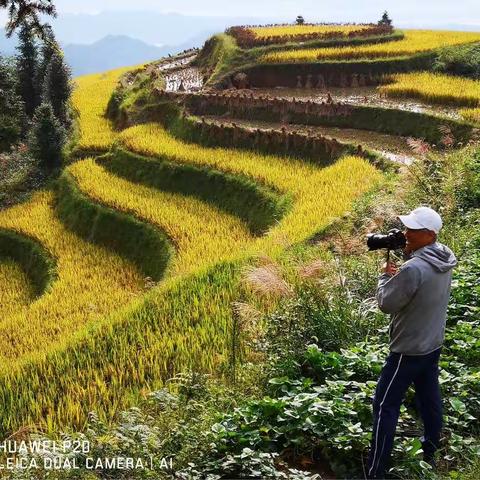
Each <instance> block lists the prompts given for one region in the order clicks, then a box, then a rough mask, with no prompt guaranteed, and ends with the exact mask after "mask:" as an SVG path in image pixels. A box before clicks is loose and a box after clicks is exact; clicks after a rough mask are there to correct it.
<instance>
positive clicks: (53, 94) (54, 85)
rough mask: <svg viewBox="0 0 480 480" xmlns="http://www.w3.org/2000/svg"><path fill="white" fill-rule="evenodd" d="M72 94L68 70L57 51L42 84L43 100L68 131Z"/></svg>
mask: <svg viewBox="0 0 480 480" xmlns="http://www.w3.org/2000/svg"><path fill="white" fill-rule="evenodd" d="M71 93H72V85H71V72H70V68H69V67H68V66H67V64H66V63H65V62H64V59H63V55H62V53H61V52H59V51H55V52H53V54H52V56H51V58H50V63H49V64H48V67H47V71H46V72H45V79H44V82H43V100H44V101H46V102H49V103H50V104H51V105H52V108H53V112H54V114H55V116H56V117H57V118H58V120H59V121H60V123H61V124H62V126H63V127H64V128H65V129H66V130H69V129H70V126H71V118H70V114H69V106H70V95H71Z"/></svg>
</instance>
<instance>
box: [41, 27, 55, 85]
mask: <svg viewBox="0 0 480 480" xmlns="http://www.w3.org/2000/svg"><path fill="white" fill-rule="evenodd" d="M55 52H61V49H60V46H59V45H58V43H57V40H56V38H55V34H54V33H53V29H52V27H51V26H50V25H45V29H44V35H43V38H42V46H41V60H40V65H39V67H38V78H39V81H40V82H41V85H42V88H43V84H44V82H45V74H46V73H47V68H48V64H49V63H50V60H51V59H52V55H53V54H54V53H55Z"/></svg>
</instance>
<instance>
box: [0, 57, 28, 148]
mask: <svg viewBox="0 0 480 480" xmlns="http://www.w3.org/2000/svg"><path fill="white" fill-rule="evenodd" d="M15 70H16V67H15V63H12V62H11V61H9V60H5V59H3V58H1V57H0V152H2V151H5V150H8V149H9V148H10V146H11V145H13V144H14V143H15V142H17V141H18V140H19V139H20V135H21V131H22V126H23V124H24V123H26V122H25V119H24V117H25V113H24V108H23V102H22V100H21V98H20V96H19V95H18V93H17V84H16V82H17V78H16V72H15Z"/></svg>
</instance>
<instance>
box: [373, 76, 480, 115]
mask: <svg viewBox="0 0 480 480" xmlns="http://www.w3.org/2000/svg"><path fill="white" fill-rule="evenodd" d="M391 80H392V83H389V84H388V85H383V86H381V87H379V91H380V92H381V93H385V94H386V95H388V96H390V97H414V98H420V99H421V100H425V101H427V102H431V103H439V104H450V105H457V106H471V107H476V106H478V105H480V81H478V80H472V79H469V78H463V77H453V76H450V75H444V74H438V73H431V72H418V73H402V74H397V75H392V77H391Z"/></svg>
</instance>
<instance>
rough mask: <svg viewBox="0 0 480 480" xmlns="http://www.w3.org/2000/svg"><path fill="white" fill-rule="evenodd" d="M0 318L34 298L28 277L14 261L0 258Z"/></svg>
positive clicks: (23, 306) (22, 306) (24, 305)
mask: <svg viewBox="0 0 480 480" xmlns="http://www.w3.org/2000/svg"><path fill="white" fill-rule="evenodd" d="M0 292H2V293H1V295H2V301H1V303H0V318H6V317H8V316H9V315H10V314H12V313H13V312H15V310H16V309H18V308H25V307H26V306H27V305H28V304H29V303H30V302H31V301H32V300H33V298H34V292H33V289H32V286H31V284H30V279H29V278H28V277H27V275H25V272H24V271H23V270H22V269H21V268H20V267H19V266H18V264H17V263H16V262H13V261H11V260H6V259H4V260H0Z"/></svg>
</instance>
